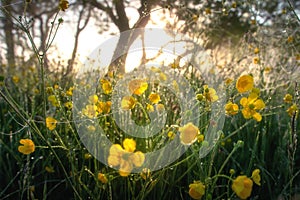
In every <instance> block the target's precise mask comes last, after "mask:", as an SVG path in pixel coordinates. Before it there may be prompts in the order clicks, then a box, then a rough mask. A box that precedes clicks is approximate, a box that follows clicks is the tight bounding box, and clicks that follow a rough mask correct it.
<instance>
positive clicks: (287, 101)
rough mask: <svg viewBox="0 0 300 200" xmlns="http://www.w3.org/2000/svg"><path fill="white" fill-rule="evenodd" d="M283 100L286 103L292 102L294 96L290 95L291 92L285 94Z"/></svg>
mask: <svg viewBox="0 0 300 200" xmlns="http://www.w3.org/2000/svg"><path fill="white" fill-rule="evenodd" d="M283 101H284V102H285V103H292V101H293V96H292V95H290V94H286V95H285V96H284V98H283Z"/></svg>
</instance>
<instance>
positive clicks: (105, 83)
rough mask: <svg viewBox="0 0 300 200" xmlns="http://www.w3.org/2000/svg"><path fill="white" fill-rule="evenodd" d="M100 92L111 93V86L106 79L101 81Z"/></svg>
mask: <svg viewBox="0 0 300 200" xmlns="http://www.w3.org/2000/svg"><path fill="white" fill-rule="evenodd" d="M101 85H102V90H103V92H104V93H105V94H110V93H111V92H112V85H111V82H109V81H108V80H106V79H101Z"/></svg>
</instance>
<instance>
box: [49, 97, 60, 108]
mask: <svg viewBox="0 0 300 200" xmlns="http://www.w3.org/2000/svg"><path fill="white" fill-rule="evenodd" d="M48 101H49V102H50V103H51V104H52V105H53V106H55V107H58V106H59V101H58V100H57V98H56V96H55V95H50V96H49V97H48Z"/></svg>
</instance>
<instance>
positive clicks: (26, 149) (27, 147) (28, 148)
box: [18, 139, 35, 155]
mask: <svg viewBox="0 0 300 200" xmlns="http://www.w3.org/2000/svg"><path fill="white" fill-rule="evenodd" d="M20 144H23V145H20V146H19V147H18V151H19V152H20V153H22V154H25V155H28V154H31V153H33V152H34V150H35V145H34V143H33V141H32V140H31V139H21V140H20Z"/></svg>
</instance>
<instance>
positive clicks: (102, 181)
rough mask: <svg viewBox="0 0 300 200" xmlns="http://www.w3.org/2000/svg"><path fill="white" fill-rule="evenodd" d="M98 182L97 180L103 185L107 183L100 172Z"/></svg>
mask: <svg viewBox="0 0 300 200" xmlns="http://www.w3.org/2000/svg"><path fill="white" fill-rule="evenodd" d="M98 180H99V181H100V182H101V183H103V184H105V183H107V182H108V180H107V178H106V176H105V174H103V173H100V172H99V173H98Z"/></svg>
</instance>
